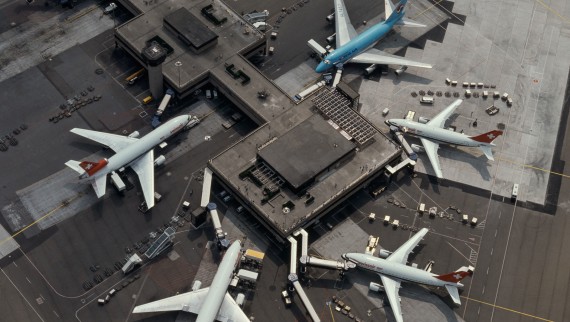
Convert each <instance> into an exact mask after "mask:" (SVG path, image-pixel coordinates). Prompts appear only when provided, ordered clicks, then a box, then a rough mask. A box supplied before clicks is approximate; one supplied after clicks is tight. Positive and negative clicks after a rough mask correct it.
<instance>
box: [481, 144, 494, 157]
mask: <svg viewBox="0 0 570 322" xmlns="http://www.w3.org/2000/svg"><path fill="white" fill-rule="evenodd" d="M479 149H481V151H483V153H485V156H486V157H487V159H489V160H491V161H495V158H493V151H492V150H491V146H489V145H481V146H479Z"/></svg>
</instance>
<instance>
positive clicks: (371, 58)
mask: <svg viewBox="0 0 570 322" xmlns="http://www.w3.org/2000/svg"><path fill="white" fill-rule="evenodd" d="M337 37H338V33H337ZM350 61H351V62H353V63H361V64H382V65H404V66H412V67H422V68H432V66H433V65H430V64H425V63H420V62H416V61H413V60H409V59H406V58H404V57H400V56H395V55H390V54H388V53H385V52H383V51H381V50H379V49H376V48H370V49H368V50H366V51H365V52H363V53H361V54H360V55H356V56H354V57H353V58H352V59H351V60H350Z"/></svg>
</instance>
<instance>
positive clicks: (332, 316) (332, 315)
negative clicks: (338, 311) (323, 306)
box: [329, 304, 335, 322]
mask: <svg viewBox="0 0 570 322" xmlns="http://www.w3.org/2000/svg"><path fill="white" fill-rule="evenodd" d="M329 310H330V311H331V318H332V320H333V322H335V321H334V314H333V311H332V308H331V305H330V304H329Z"/></svg>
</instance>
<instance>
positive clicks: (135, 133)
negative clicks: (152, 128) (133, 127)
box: [128, 131, 141, 139]
mask: <svg viewBox="0 0 570 322" xmlns="http://www.w3.org/2000/svg"><path fill="white" fill-rule="evenodd" d="M128 136H129V137H130V138H133V139H136V138H138V137H139V136H141V134H140V133H139V131H134V132H133V133H131V134H129V135H128Z"/></svg>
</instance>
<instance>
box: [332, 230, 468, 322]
mask: <svg viewBox="0 0 570 322" xmlns="http://www.w3.org/2000/svg"><path fill="white" fill-rule="evenodd" d="M427 232H428V229H427V228H422V229H421V230H420V231H419V232H418V233H417V234H415V235H414V236H413V237H412V238H410V239H409V240H408V241H406V242H405V243H404V244H403V245H402V246H400V247H399V248H398V249H397V250H396V251H394V252H393V253H392V254H391V255H390V256H388V257H387V258H386V259H382V258H379V257H376V256H373V255H368V254H361V253H346V254H343V255H342V258H343V259H344V260H347V261H350V262H353V263H354V264H355V265H356V267H357V268H362V269H365V270H368V271H372V272H374V273H378V275H380V279H381V280H382V284H383V290H384V292H385V293H386V296H387V297H388V302H390V306H391V307H392V311H393V312H394V317H395V318H396V321H397V322H403V318H402V309H401V307H400V299H399V296H398V289H399V288H400V283H401V282H413V283H418V284H424V285H430V286H437V287H445V288H446V289H447V292H448V293H449V295H450V296H451V299H452V300H453V302H454V303H455V304H457V305H461V299H460V298H459V291H458V290H457V289H458V288H462V287H463V284H461V283H459V282H460V281H461V280H462V279H463V278H465V277H467V276H471V275H472V274H473V270H472V267H470V268H468V267H461V268H460V269H458V270H457V271H455V272H451V273H449V274H443V275H436V274H433V273H430V272H428V271H425V270H422V269H419V268H415V267H411V266H408V265H406V261H407V259H408V255H409V254H410V253H411V252H412V250H413V249H414V248H415V247H416V246H417V244H418V243H419V242H420V240H422V238H423V237H424V236H425V234H426V233H427Z"/></svg>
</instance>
